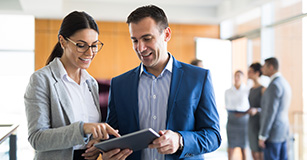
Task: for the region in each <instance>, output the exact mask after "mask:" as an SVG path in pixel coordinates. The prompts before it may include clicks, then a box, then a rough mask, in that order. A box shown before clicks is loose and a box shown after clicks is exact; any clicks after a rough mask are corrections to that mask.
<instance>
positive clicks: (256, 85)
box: [248, 63, 265, 160]
mask: <svg viewBox="0 0 307 160" xmlns="http://www.w3.org/2000/svg"><path fill="white" fill-rule="evenodd" d="M261 67H262V66H261V64H260V63H253V64H251V65H250V66H249V68H248V79H251V80H252V81H253V86H252V88H251V89H250V91H249V95H248V101H249V105H250V108H249V110H248V114H249V121H248V141H249V146H250V149H251V151H252V156H253V159H254V160H263V149H262V148H261V147H260V146H259V145H258V141H259V139H258V133H259V130H260V112H261V105H260V102H261V97H262V95H263V93H264V91H265V87H263V86H262V85H261V84H260V76H261V75H262V71H261Z"/></svg>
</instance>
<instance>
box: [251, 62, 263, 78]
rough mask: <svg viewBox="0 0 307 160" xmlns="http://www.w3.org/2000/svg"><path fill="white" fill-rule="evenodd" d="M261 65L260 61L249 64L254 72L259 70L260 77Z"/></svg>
mask: <svg viewBox="0 0 307 160" xmlns="http://www.w3.org/2000/svg"><path fill="white" fill-rule="evenodd" d="M261 67H262V66H261V64H260V63H258V62H256V63H253V64H251V65H250V66H249V68H252V69H253V70H254V72H259V77H260V76H261V75H262V71H261Z"/></svg>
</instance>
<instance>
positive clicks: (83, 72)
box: [55, 57, 90, 84]
mask: <svg viewBox="0 0 307 160" xmlns="http://www.w3.org/2000/svg"><path fill="white" fill-rule="evenodd" d="M55 60H56V64H57V66H58V68H59V72H60V76H61V79H63V80H66V81H69V82H74V81H73V80H72V79H71V78H70V77H69V76H68V74H67V71H66V69H65V68H64V65H63V63H62V62H61V61H60V58H58V57H56V58H55ZM80 78H81V79H80V84H81V83H84V82H85V81H86V80H88V79H90V75H89V73H88V72H87V71H86V70H85V69H81V77H80Z"/></svg>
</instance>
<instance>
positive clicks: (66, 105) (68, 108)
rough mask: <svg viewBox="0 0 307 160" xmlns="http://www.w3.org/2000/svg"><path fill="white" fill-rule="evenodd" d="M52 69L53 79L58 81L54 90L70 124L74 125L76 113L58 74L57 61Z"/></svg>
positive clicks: (51, 64) (51, 65)
mask: <svg viewBox="0 0 307 160" xmlns="http://www.w3.org/2000/svg"><path fill="white" fill-rule="evenodd" d="M50 69H51V72H52V75H53V78H54V79H55V81H56V83H55V84H54V88H55V91H56V93H57V95H58V98H59V101H60V103H61V106H62V107H63V110H64V111H65V112H66V115H67V117H68V120H69V122H70V123H73V122H74V121H75V117H74V114H73V113H74V112H73V110H72V105H71V103H70V102H69V97H68V96H67V93H66V92H65V90H64V84H63V82H62V81H61V76H60V73H59V72H56V71H57V70H59V69H58V67H57V64H56V61H55V60H54V61H52V62H51V63H50Z"/></svg>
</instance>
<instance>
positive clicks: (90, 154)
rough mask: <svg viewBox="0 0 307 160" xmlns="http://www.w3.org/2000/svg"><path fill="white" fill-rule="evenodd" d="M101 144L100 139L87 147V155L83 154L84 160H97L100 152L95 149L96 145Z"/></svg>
mask: <svg viewBox="0 0 307 160" xmlns="http://www.w3.org/2000/svg"><path fill="white" fill-rule="evenodd" d="M98 142H100V140H99V139H92V140H90V141H89V142H88V144H87V145H86V150H85V153H83V154H82V156H83V157H84V159H90V160H96V159H97V158H98V156H99V154H100V150H99V149H98V148H96V147H94V144H96V143H98Z"/></svg>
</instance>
